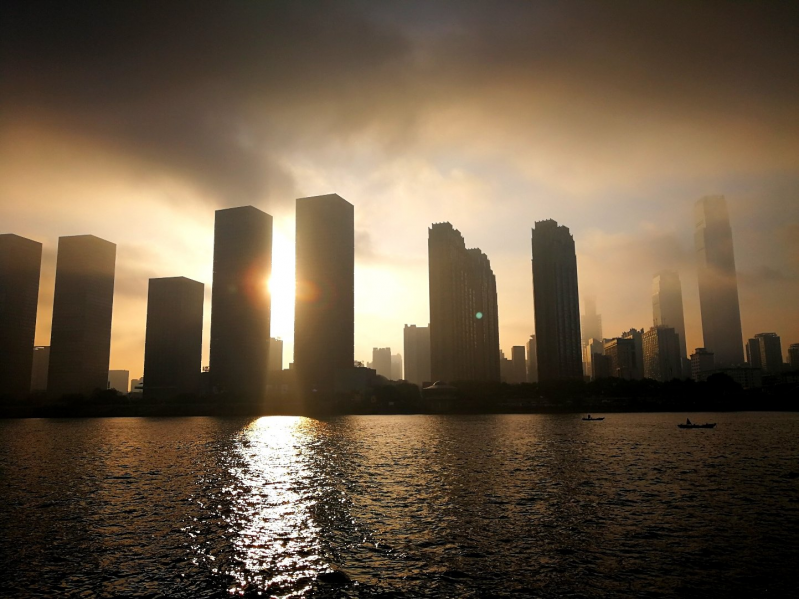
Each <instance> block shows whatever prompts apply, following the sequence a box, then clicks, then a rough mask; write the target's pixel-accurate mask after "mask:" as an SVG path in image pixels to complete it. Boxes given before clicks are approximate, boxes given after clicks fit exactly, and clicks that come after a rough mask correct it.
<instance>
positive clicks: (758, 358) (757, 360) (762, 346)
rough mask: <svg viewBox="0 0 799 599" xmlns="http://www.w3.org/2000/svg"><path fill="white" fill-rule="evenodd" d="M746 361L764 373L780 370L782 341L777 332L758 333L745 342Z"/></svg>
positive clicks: (778, 371) (775, 372) (776, 372)
mask: <svg viewBox="0 0 799 599" xmlns="http://www.w3.org/2000/svg"><path fill="white" fill-rule="evenodd" d="M746 361H747V362H748V363H749V366H751V367H752V368H762V369H763V373H764V374H778V373H780V372H782V364H783V362H782V342H781V341H780V336H779V335H777V333H758V334H757V335H755V337H754V339H750V340H749V341H748V342H747V344H746Z"/></svg>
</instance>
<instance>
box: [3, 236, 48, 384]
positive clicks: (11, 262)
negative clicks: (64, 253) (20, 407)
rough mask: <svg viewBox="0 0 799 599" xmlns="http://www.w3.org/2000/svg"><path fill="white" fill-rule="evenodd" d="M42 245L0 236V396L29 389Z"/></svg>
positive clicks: (17, 237)
mask: <svg viewBox="0 0 799 599" xmlns="http://www.w3.org/2000/svg"><path fill="white" fill-rule="evenodd" d="M41 265H42V244H41V243H39V242H38V241H33V240H31V239H26V238H24V237H20V236H19V235H13V234H10V233H7V234H3V235H0V396H2V395H9V396H11V397H15V398H20V397H24V396H25V395H27V394H28V393H29V392H30V390H31V367H32V361H33V338H34V336H35V334H36V307H37V304H38V301H39V275H40V271H41Z"/></svg>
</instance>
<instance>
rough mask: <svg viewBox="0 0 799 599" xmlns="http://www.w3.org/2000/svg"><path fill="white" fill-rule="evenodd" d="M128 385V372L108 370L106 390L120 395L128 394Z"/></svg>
mask: <svg viewBox="0 0 799 599" xmlns="http://www.w3.org/2000/svg"><path fill="white" fill-rule="evenodd" d="M129 384H130V371H129V370H109V371H108V388H109V389H115V390H116V391H118V392H120V393H125V394H127V393H128V385H129Z"/></svg>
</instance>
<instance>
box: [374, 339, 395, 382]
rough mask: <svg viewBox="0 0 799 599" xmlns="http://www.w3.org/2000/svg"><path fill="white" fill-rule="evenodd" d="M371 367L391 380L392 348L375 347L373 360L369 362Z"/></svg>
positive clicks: (379, 374)
mask: <svg viewBox="0 0 799 599" xmlns="http://www.w3.org/2000/svg"><path fill="white" fill-rule="evenodd" d="M369 368H372V369H374V371H375V372H376V373H377V374H378V376H383V377H386V378H387V379H388V380H391V348H390V347H373V348H372V361H371V362H370V363H369Z"/></svg>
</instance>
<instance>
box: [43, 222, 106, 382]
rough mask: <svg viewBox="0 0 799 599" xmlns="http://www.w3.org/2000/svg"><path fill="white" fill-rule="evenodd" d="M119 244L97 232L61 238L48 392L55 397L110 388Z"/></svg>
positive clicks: (54, 299) (56, 277) (59, 242)
mask: <svg viewBox="0 0 799 599" xmlns="http://www.w3.org/2000/svg"><path fill="white" fill-rule="evenodd" d="M116 254H117V246H116V245H115V244H113V243H111V242H109V241H105V240H104V239H100V238H99V237H95V236H94V235H76V236H73V237H61V238H59V240H58V258H57V263H56V272H55V295H54V298H53V325H52V333H51V335H50V364H49V368H48V375H47V391H48V393H49V394H50V395H51V396H54V397H58V396H61V395H65V394H76V393H82V394H84V395H88V394H90V393H92V392H93V391H95V390H97V389H100V390H105V389H106V387H107V386H108V360H109V357H110V355H111V315H112V312H113V308H114V273H115V264H116Z"/></svg>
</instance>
